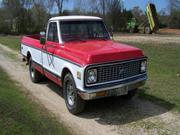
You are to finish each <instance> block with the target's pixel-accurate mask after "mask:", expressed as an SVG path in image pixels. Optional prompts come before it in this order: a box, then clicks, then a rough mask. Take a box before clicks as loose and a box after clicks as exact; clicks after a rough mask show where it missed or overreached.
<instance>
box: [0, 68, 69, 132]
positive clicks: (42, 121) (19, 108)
mask: <svg viewBox="0 0 180 135" xmlns="http://www.w3.org/2000/svg"><path fill="white" fill-rule="evenodd" d="M0 135H69V132H68V130H67V129H66V128H65V127H63V125H62V124H60V123H59V122H58V121H57V120H56V119H55V118H54V117H53V116H52V114H50V113H49V112H48V111H47V110H45V109H44V108H43V107H42V106H40V105H38V104H37V103H34V102H32V101H31V99H30V97H28V94H27V93H26V94H25V93H24V92H22V91H21V90H20V87H19V86H18V85H17V84H16V83H15V82H13V81H12V80H11V79H10V78H9V77H8V75H7V74H6V73H5V72H4V71H3V70H2V69H1V68H0Z"/></svg>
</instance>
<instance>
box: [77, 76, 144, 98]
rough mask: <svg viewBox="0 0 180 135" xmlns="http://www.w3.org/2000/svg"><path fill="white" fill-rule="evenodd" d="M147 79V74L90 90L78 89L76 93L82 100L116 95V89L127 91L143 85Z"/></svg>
mask: <svg viewBox="0 0 180 135" xmlns="http://www.w3.org/2000/svg"><path fill="white" fill-rule="evenodd" d="M146 80H147V76H145V77H143V78H139V79H137V80H134V81H131V82H127V83H123V84H118V85H114V86H110V87H103V88H93V89H91V90H89V89H87V90H86V89H85V90H84V91H78V94H79V95H80V96H81V98H82V99H84V100H92V99H97V98H103V97H109V96H116V95H117V94H116V89H120V88H122V89H127V91H131V90H134V89H136V88H138V87H140V86H143V85H144V84H145V82H146Z"/></svg>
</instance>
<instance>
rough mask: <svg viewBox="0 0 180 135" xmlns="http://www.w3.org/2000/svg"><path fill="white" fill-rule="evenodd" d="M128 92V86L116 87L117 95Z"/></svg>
mask: <svg viewBox="0 0 180 135" xmlns="http://www.w3.org/2000/svg"><path fill="white" fill-rule="evenodd" d="M127 94H128V88H127V87H122V88H117V89H116V96H122V95H127Z"/></svg>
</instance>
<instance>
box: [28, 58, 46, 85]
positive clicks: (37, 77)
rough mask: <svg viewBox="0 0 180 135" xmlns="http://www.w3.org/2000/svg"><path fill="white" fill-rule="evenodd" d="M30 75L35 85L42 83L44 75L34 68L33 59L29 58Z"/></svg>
mask: <svg viewBox="0 0 180 135" xmlns="http://www.w3.org/2000/svg"><path fill="white" fill-rule="evenodd" d="M29 75H30V78H31V81H32V82H34V83H38V82H41V81H42V78H43V75H42V74H41V73H40V72H38V71H37V70H36V69H35V68H34V67H33V61H32V59H31V58H29Z"/></svg>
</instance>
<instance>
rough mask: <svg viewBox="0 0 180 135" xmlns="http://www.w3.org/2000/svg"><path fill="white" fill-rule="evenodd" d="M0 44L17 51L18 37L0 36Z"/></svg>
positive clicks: (18, 45) (18, 46)
mask: <svg viewBox="0 0 180 135" xmlns="http://www.w3.org/2000/svg"><path fill="white" fill-rule="evenodd" d="M0 43H1V44H4V45H6V46H7V47H9V48H11V49H13V50H15V51H19V48H20V37H19V36H0Z"/></svg>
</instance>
